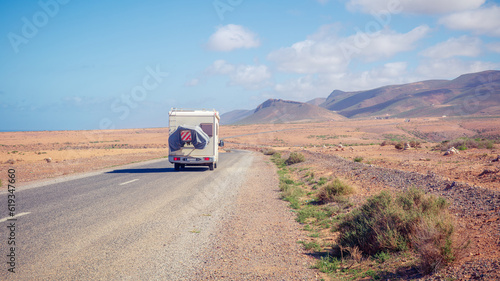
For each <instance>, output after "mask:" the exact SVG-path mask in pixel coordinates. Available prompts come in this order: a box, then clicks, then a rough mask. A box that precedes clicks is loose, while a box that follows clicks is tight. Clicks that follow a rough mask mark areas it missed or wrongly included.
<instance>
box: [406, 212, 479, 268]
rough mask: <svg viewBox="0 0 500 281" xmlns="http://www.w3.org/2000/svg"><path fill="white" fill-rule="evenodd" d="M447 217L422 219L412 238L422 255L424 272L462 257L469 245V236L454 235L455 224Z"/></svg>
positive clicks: (420, 255)
mask: <svg viewBox="0 0 500 281" xmlns="http://www.w3.org/2000/svg"><path fill="white" fill-rule="evenodd" d="M446 217H447V216H444V217H439V218H436V221H421V222H420V223H419V224H418V225H417V227H416V229H415V232H414V235H413V237H412V239H411V240H412V243H413V245H414V247H415V249H416V252H417V254H418V255H419V257H420V266H419V267H420V270H421V271H422V272H423V273H431V272H435V271H437V270H438V269H440V268H441V267H443V266H445V265H447V264H450V263H452V262H454V261H456V260H459V259H462V258H463V257H464V256H465V253H466V249H467V248H468V247H469V244H470V239H469V237H468V236H462V237H457V236H455V235H453V232H454V225H453V223H452V221H451V220H449V218H448V219H446ZM448 217H449V215H448Z"/></svg>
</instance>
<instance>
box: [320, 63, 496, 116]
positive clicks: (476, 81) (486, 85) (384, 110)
mask: <svg viewBox="0 0 500 281" xmlns="http://www.w3.org/2000/svg"><path fill="white" fill-rule="evenodd" d="M320 106H321V107H324V108H326V109H329V110H334V111H337V112H338V113H339V114H341V115H344V116H346V117H349V118H351V117H366V116H385V115H390V116H395V117H422V116H442V115H448V116H457V115H500V71H496V70H489V71H484V72H479V73H471V74H464V75H462V76H460V77H458V78H456V79H453V80H428V81H421V82H416V83H409V84H404V85H392V86H385V87H381V88H377V89H373V90H368V91H359V92H343V91H339V90H335V91H333V92H332V93H331V94H330V95H329V96H328V98H327V99H326V101H325V102H324V103H322V104H321V105H320Z"/></svg>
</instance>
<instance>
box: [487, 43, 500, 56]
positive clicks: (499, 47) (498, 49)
mask: <svg viewBox="0 0 500 281" xmlns="http://www.w3.org/2000/svg"><path fill="white" fill-rule="evenodd" d="M486 48H488V50H490V51H492V52H495V53H500V42H497V43H491V44H487V45H486Z"/></svg>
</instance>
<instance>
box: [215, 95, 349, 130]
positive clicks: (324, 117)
mask: <svg viewBox="0 0 500 281" xmlns="http://www.w3.org/2000/svg"><path fill="white" fill-rule="evenodd" d="M225 117H226V114H223V115H222V116H221V119H223V118H225ZM342 119H345V117H343V116H341V115H339V114H337V113H335V112H332V111H330V110H327V109H325V108H322V107H319V106H316V105H312V104H308V103H303V102H297V101H288V100H282V99H269V100H267V101H265V102H264V103H262V104H261V105H259V106H258V107H257V108H256V109H255V110H254V111H253V113H252V114H251V115H249V116H247V117H245V118H243V119H240V120H235V121H233V122H231V121H229V120H228V119H227V121H225V123H226V124H272V123H292V122H294V123H295V122H314V121H328V120H342Z"/></svg>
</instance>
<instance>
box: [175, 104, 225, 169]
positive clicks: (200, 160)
mask: <svg viewBox="0 0 500 281" xmlns="http://www.w3.org/2000/svg"><path fill="white" fill-rule="evenodd" d="M168 117H169V118H168V120H169V137H168V145H169V154H168V161H169V162H170V163H173V164H174V168H175V170H177V171H178V170H180V169H183V168H185V167H186V166H208V168H209V169H210V170H213V169H214V168H217V164H218V162H219V145H220V146H222V145H223V142H222V141H220V142H219V121H220V116H219V112H217V111H216V110H205V109H201V110H200V109H178V108H172V109H171V110H170V112H169V113H168Z"/></svg>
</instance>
